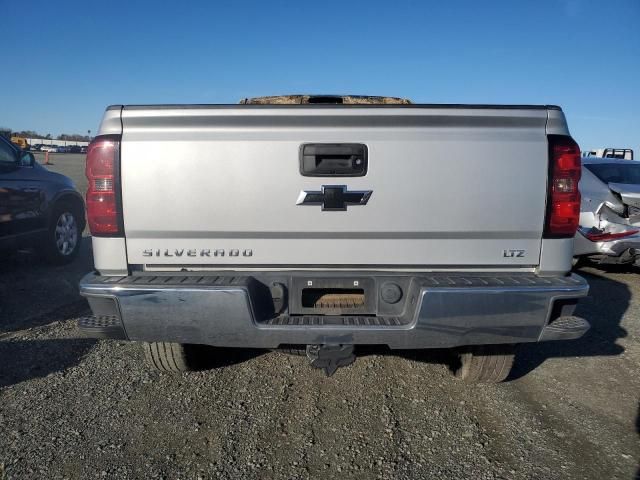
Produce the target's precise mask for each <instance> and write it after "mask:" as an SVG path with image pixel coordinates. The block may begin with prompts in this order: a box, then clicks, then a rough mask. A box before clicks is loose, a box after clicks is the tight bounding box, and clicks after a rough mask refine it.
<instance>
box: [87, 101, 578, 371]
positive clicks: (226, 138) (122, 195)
mask: <svg viewBox="0 0 640 480" xmlns="http://www.w3.org/2000/svg"><path fill="white" fill-rule="evenodd" d="M359 98H360V97H327V96H323V97H313V96H307V97H305V98H304V102H303V103H299V102H297V104H292V103H291V102H284V103H280V102H277V101H275V100H273V99H272V100H271V101H262V102H260V101H245V102H243V103H244V104H242V105H158V106H136V105H132V106H124V105H115V106H111V107H108V109H107V110H106V112H105V114H104V117H103V120H102V123H101V125H100V129H99V135H98V136H97V137H96V138H95V140H94V141H93V142H92V144H91V145H90V146H89V149H88V154H87V176H88V179H89V191H88V193H87V209H88V220H89V225H90V228H91V232H92V235H93V251H94V259H95V272H92V273H90V274H89V275H87V276H86V277H85V278H84V279H83V280H82V283H81V293H82V294H83V295H84V296H85V297H87V298H88V300H89V303H90V305H91V308H92V310H93V315H92V316H90V317H86V318H83V319H81V320H80V322H79V323H80V328H81V329H82V330H83V331H84V332H85V333H86V334H87V335H90V336H94V337H103V338H116V339H128V340H133V341H141V342H145V343H144V346H145V347H144V348H145V351H146V354H147V357H148V359H149V360H150V361H151V364H152V365H153V366H155V367H157V368H159V369H161V370H170V371H180V370H189V369H196V368H201V367H202V366H203V365H206V358H207V357H208V356H214V355H219V354H222V353H220V352H223V350H216V348H215V347H239V348H242V347H252V348H268V349H276V348H288V349H293V348H297V349H300V350H302V351H305V352H306V354H307V356H308V357H309V358H310V360H311V363H312V365H314V366H316V367H320V368H322V369H324V370H325V372H326V373H327V374H331V373H333V372H334V371H335V369H336V368H337V367H339V366H344V365H347V364H349V363H350V362H352V361H353V359H354V346H357V345H385V346H388V347H389V348H391V349H417V348H451V349H454V350H453V351H454V352H455V353H456V357H455V358H456V362H455V365H453V370H454V371H455V373H456V374H457V375H458V376H459V377H461V378H463V379H465V380H470V381H494V382H495V381H502V380H504V379H505V378H506V377H507V375H508V373H509V371H510V368H511V366H512V363H513V359H514V352H515V346H516V345H517V344H519V343H523V342H538V341H547V340H568V339H574V338H579V337H580V336H582V335H583V334H584V333H585V332H586V331H587V330H588V328H589V325H588V323H587V322H586V321H585V320H583V319H581V318H578V317H575V316H573V309H574V307H575V305H576V302H577V300H578V299H579V298H580V297H583V296H585V295H586V294H587V291H588V286H587V283H586V282H585V281H584V280H583V279H581V278H580V277H578V276H576V275H573V274H571V273H570V269H571V261H572V256H573V237H574V235H575V233H576V229H577V227H578V217H579V214H580V194H579V192H578V181H579V179H580V150H579V148H578V146H577V145H576V143H575V142H574V141H573V140H572V138H571V137H570V135H569V130H568V128H567V124H566V121H565V117H564V114H563V112H562V110H561V109H560V108H559V107H555V106H531V105H513V106H505V105H420V104H409V103H408V102H407V101H400V100H398V101H394V99H388V98H387V99H381V100H380V101H379V102H375V101H374V102H373V103H378V104H371V102H368V103H367V104H362V102H359V101H358V99H359Z"/></svg>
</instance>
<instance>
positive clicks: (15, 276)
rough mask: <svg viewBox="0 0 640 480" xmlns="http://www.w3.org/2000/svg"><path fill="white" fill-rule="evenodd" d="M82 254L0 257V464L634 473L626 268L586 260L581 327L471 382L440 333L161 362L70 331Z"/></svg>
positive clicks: (89, 468)
mask: <svg viewBox="0 0 640 480" xmlns="http://www.w3.org/2000/svg"><path fill="white" fill-rule="evenodd" d="M59 157H60V159H59V160H58V161H56V160H55V158H56V157H54V163H56V165H54V166H52V167H51V168H52V169H58V168H59V169H60V170H59V171H63V172H67V173H68V170H69V169H71V170H73V171H75V170H74V169H76V167H77V165H75V163H73V162H75V161H80V162H81V160H77V159H76V160H73V159H67V158H66V157H65V156H62V155H60V156H59ZM69 157H71V156H69ZM67 161H68V163H69V164H68V165H67V164H65V162H67ZM79 171H80V172H81V171H82V168H81V167H80V170H79ZM80 188H82V186H81V187H80ZM87 243H88V242H87ZM90 269H91V252H90V248H89V244H87V245H85V248H84V254H83V255H82V256H81V257H80V258H79V259H78V261H77V262H76V263H75V264H74V265H73V266H72V267H71V268H68V267H67V268H61V267H56V268H51V267H46V266H43V265H40V264H39V263H38V261H37V259H36V258H35V256H34V255H31V254H28V253H18V254H15V255H11V256H8V257H4V258H1V259H0V271H2V274H1V275H0V479H4V478H7V479H21V478H29V479H31V478H46V479H57V478H82V479H84V478H166V479H178V478H180V479H196V478H225V479H227V478H229V479H236V478H237V479H265V478H274V479H297V478H300V479H305V478H327V477H329V478H362V479H371V478H394V479H396V478H397V479H404V478H473V479H485V478H486V479H496V478H503V479H531V478H536V479H598V480H600V479H614V478H615V479H633V478H640V477H636V475H637V471H638V460H639V459H640V443H639V438H638V430H639V428H640V426H639V424H638V422H639V420H638V414H639V411H638V408H639V405H638V400H639V398H640V395H639V394H640V378H639V376H638V367H639V363H640V347H639V345H638V342H639V340H640V327H639V326H638V318H640V312H639V309H640V302H639V301H638V299H639V298H640V277H639V276H638V273H639V272H637V271H629V272H625V271H620V270H618V271H616V270H609V271H602V270H599V269H595V268H585V269H583V270H582V272H581V273H582V274H584V276H585V277H586V278H587V279H588V281H589V283H590V285H591V293H590V295H589V297H588V298H587V299H585V300H584V301H583V302H582V303H581V305H580V307H579V311H578V314H580V315H583V316H584V317H585V318H587V319H588V320H589V321H590V322H591V323H592V325H593V329H592V331H591V332H590V333H589V334H588V336H586V337H585V338H583V339H581V340H578V341H573V342H565V343H548V344H538V345H527V346H525V347H523V348H521V351H520V354H521V355H520V358H519V360H518V363H517V366H516V370H515V372H514V375H513V379H512V381H510V382H508V383H505V384H501V385H466V384H463V383H461V382H459V381H457V380H455V379H454V378H453V377H452V376H451V374H450V373H449V371H448V368H447V366H446V361H447V359H448V355H447V353H446V352H438V351H431V352H428V351H427V352H420V351H411V352H403V353H397V352H396V353H391V352H386V351H383V350H366V351H361V352H360V354H359V357H358V360H357V361H356V362H355V363H354V364H353V365H352V366H350V367H348V368H343V369H340V370H339V371H338V372H337V373H336V374H335V375H334V376H333V377H331V378H325V377H324V375H323V374H322V372H320V371H319V370H314V369H312V368H311V367H310V366H309V365H308V362H307V361H306V360H305V359H304V358H302V357H295V356H289V355H285V354H282V353H278V352H264V351H242V350H221V351H220V354H219V366H218V367H217V368H214V369H212V370H210V371H206V372H199V373H191V374H184V375H169V374H160V373H155V372H153V371H151V370H149V369H147V368H146V367H145V364H144V361H143V360H144V359H143V355H142V351H141V349H140V346H139V345H137V344H134V343H127V342H114V341H95V340H89V339H82V338H79V337H78V332H77V329H76V327H75V319H76V318H77V317H78V316H79V315H82V314H83V313H85V312H88V307H87V306H86V303H84V301H83V300H82V299H80V297H78V295H77V291H76V289H75V285H76V284H77V280H78V279H79V278H80V276H81V275H82V274H83V273H84V272H87V271H89V270H90Z"/></svg>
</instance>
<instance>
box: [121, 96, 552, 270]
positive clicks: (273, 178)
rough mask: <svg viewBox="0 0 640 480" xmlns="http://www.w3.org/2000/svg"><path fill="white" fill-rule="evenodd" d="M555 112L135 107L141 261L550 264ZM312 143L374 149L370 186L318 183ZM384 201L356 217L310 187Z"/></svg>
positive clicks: (133, 155) (125, 179)
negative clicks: (314, 198)
mask: <svg viewBox="0 0 640 480" xmlns="http://www.w3.org/2000/svg"><path fill="white" fill-rule="evenodd" d="M546 121H547V110H546V109H545V108H466V107H465V108H462V107H460V108H444V107H420V106H411V107H406V106H403V107H397V106H384V107H381V106H374V107H362V106H349V107H347V106H317V105H316V106H246V105H243V106H192V107H186V108H180V107H125V108H124V109H123V110H122V126H123V131H122V144H121V151H120V155H121V167H120V168H121V182H122V192H123V193H122V205H123V215H124V226H125V232H126V245H127V256H128V261H129V263H130V264H145V265H147V266H149V267H154V266H155V267H158V268H162V267H165V266H193V267H203V268H216V267H219V266H240V267H253V266H260V267H293V268H295V267H313V266H325V267H326V266H335V267H338V266H339V267H347V266H349V267H354V266H356V267H357V266H363V267H387V266H388V267H416V268H417V267H420V268H422V267H424V268H428V267H449V266H450V267H460V266H464V267H479V266H483V267H492V266H494V267H496V268H501V267H526V266H535V265H537V264H538V262H539V257H540V246H541V237H542V230H543V224H544V215H545V198H546V182H547V172H548V162H547V157H548V151H547V148H548V147H547V139H546V133H545V125H546ZM306 143H320V144H323V143H330V144H336V143H338V144H343V143H349V144H354V143H356V144H363V145H366V147H367V150H368V168H367V171H366V174H365V175H363V176H350V177H334V176H315V177H313V176H303V175H302V174H301V172H300V160H299V158H300V148H301V145H302V144H306ZM339 185H344V186H345V187H346V191H362V192H370V197H369V199H368V202H367V203H366V205H355V204H349V205H346V210H343V211H327V210H323V209H322V207H321V206H320V205H299V204H297V203H298V200H299V198H300V196H301V194H302V192H304V191H307V192H321V191H322V187H323V186H329V187H331V186H339Z"/></svg>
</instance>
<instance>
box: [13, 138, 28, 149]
mask: <svg viewBox="0 0 640 480" xmlns="http://www.w3.org/2000/svg"><path fill="white" fill-rule="evenodd" d="M11 143H13V144H14V145H17V146H19V147H20V148H21V149H23V150H29V143H27V139H26V138H23V137H11Z"/></svg>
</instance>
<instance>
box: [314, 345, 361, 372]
mask: <svg viewBox="0 0 640 480" xmlns="http://www.w3.org/2000/svg"><path fill="white" fill-rule="evenodd" d="M307 358H308V359H309V361H310V362H311V366H312V367H315V368H320V369H322V370H324V373H325V375H326V376H327V377H330V376H331V375H333V374H334V373H335V371H336V370H337V369H338V368H339V367H346V366H347V365H351V364H352V363H353V362H354V361H355V359H356V356H355V355H354V353H353V345H307Z"/></svg>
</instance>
